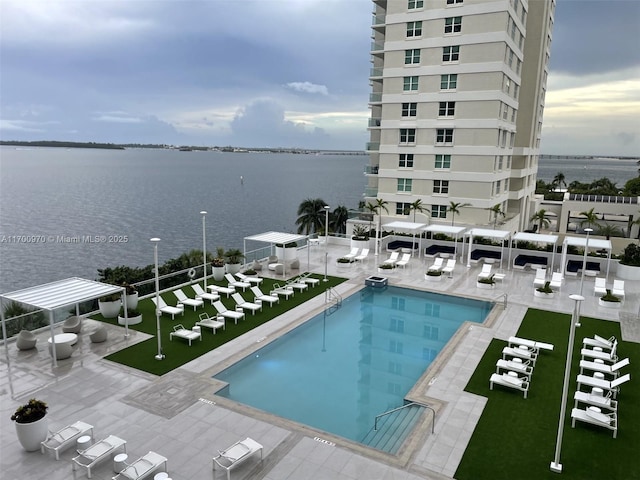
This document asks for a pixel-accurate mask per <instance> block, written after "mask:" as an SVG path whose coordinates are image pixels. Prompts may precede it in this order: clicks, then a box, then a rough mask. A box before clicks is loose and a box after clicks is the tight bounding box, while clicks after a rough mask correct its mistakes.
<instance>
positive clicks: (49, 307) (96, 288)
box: [0, 277, 127, 367]
mask: <svg viewBox="0 0 640 480" xmlns="http://www.w3.org/2000/svg"><path fill="white" fill-rule="evenodd" d="M124 290H125V289H124V287H119V286H117V285H109V284H107V283H100V282H95V281H93V280H85V279H84V278H77V277H72V278H67V279H65V280H59V281H57V282H51V283H45V284H44V285H38V286H36V287H29V288H25V289H23V290H16V291H15V292H10V293H3V294H2V295H0V317H2V338H3V340H4V346H5V348H8V346H7V330H6V325H5V318H4V306H3V304H4V303H5V302H10V301H13V302H19V303H22V304H25V305H30V306H32V307H34V308H36V309H38V310H46V311H48V312H49V326H50V327H51V336H52V337H53V336H54V335H55V332H54V328H53V327H54V318H53V312H54V310H57V309H59V308H64V307H69V306H71V305H75V307H76V315H78V314H79V312H78V306H79V304H80V303H83V302H87V301H89V300H95V299H96V298H100V297H103V296H105V295H112V294H114V293H118V292H124ZM125 315H126V309H125ZM126 323H127V322H125V325H126ZM51 349H52V352H51V353H52V355H51V358H52V362H53V366H54V367H55V366H57V365H58V361H57V359H56V344H55V342H53V341H52V342H51Z"/></svg>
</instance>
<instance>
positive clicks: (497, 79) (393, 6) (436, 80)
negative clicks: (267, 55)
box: [365, 0, 555, 230]
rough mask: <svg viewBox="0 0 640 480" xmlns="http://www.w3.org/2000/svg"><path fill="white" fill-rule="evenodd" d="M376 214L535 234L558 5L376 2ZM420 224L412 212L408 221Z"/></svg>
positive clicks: (544, 0) (488, 0)
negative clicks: (534, 205) (414, 208)
mask: <svg viewBox="0 0 640 480" xmlns="http://www.w3.org/2000/svg"><path fill="white" fill-rule="evenodd" d="M373 4H374V16H373V26H372V37H373V42H372V46H371V61H372V69H371V74H370V80H371V88H372V93H371V97H370V102H369V103H370V108H371V119H370V122H369V130H370V133H371V141H370V143H369V144H368V145H367V151H368V153H369V155H370V166H369V167H368V168H367V171H366V175H367V178H368V185H367V189H366V192H365V197H366V201H367V202H375V199H376V198H377V199H382V200H384V201H386V202H387V208H388V210H389V214H390V216H391V217H393V216H399V217H403V218H406V216H407V213H406V212H407V207H408V205H409V204H411V203H413V202H415V201H416V200H418V199H420V200H421V201H422V204H423V205H424V206H426V207H428V208H429V209H430V210H431V212H430V213H424V214H420V213H417V215H416V221H424V220H426V219H427V218H426V217H430V221H431V222H434V223H450V222H451V213H450V212H449V211H448V207H449V205H450V204H451V202H453V203H457V204H469V206H467V207H464V208H461V209H460V213H459V214H456V216H455V221H456V222H457V223H466V224H470V225H491V224H493V220H494V214H493V213H492V212H491V211H489V210H488V209H490V208H492V207H494V206H495V205H500V206H501V211H502V212H504V213H505V215H504V216H500V220H499V221H500V223H503V224H504V225H506V226H505V227H501V228H508V229H512V230H523V229H525V228H527V227H528V223H529V222H528V218H529V217H530V216H531V215H530V211H529V210H530V205H529V204H530V201H531V200H532V197H533V194H534V191H535V184H536V172H537V165H538V154H539V143H540V133H541V126H542V114H543V107H544V95H545V86H546V78H547V69H548V63H549V50H550V44H551V30H552V26H553V13H554V8H555V0H536V1H534V2H529V1H527V0H498V1H495V0H424V1H420V0H374V1H373ZM410 216H411V218H413V212H411V214H410Z"/></svg>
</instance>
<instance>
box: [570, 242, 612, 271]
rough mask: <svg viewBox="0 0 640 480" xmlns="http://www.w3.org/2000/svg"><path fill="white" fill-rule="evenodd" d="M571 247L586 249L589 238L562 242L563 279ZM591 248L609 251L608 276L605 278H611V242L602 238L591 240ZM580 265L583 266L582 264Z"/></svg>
mask: <svg viewBox="0 0 640 480" xmlns="http://www.w3.org/2000/svg"><path fill="white" fill-rule="evenodd" d="M569 245H572V246H575V247H582V248H586V246H587V237H586V236H584V237H564V241H563V242H562V264H561V265H560V273H562V276H563V277H564V274H565V270H566V267H567V247H568V246H569ZM589 248H593V249H596V250H606V251H607V275H606V277H605V278H609V266H610V263H611V241H610V240H603V239H601V238H589ZM580 263H581V264H582V262H580Z"/></svg>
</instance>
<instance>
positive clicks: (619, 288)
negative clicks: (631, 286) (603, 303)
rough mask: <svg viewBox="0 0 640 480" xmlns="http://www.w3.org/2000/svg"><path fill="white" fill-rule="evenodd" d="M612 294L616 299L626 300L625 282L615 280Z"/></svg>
mask: <svg viewBox="0 0 640 480" xmlns="http://www.w3.org/2000/svg"><path fill="white" fill-rule="evenodd" d="M611 293H612V294H613V295H615V296H616V297H622V298H624V280H614V281H613V288H612V289H611Z"/></svg>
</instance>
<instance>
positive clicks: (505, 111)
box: [502, 103, 509, 120]
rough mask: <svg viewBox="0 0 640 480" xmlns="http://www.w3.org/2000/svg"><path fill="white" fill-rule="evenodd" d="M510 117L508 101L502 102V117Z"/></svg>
mask: <svg viewBox="0 0 640 480" xmlns="http://www.w3.org/2000/svg"><path fill="white" fill-rule="evenodd" d="M508 117H509V105H507V104H506V103H503V104H502V119H503V120H506V119H507V118H508Z"/></svg>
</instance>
